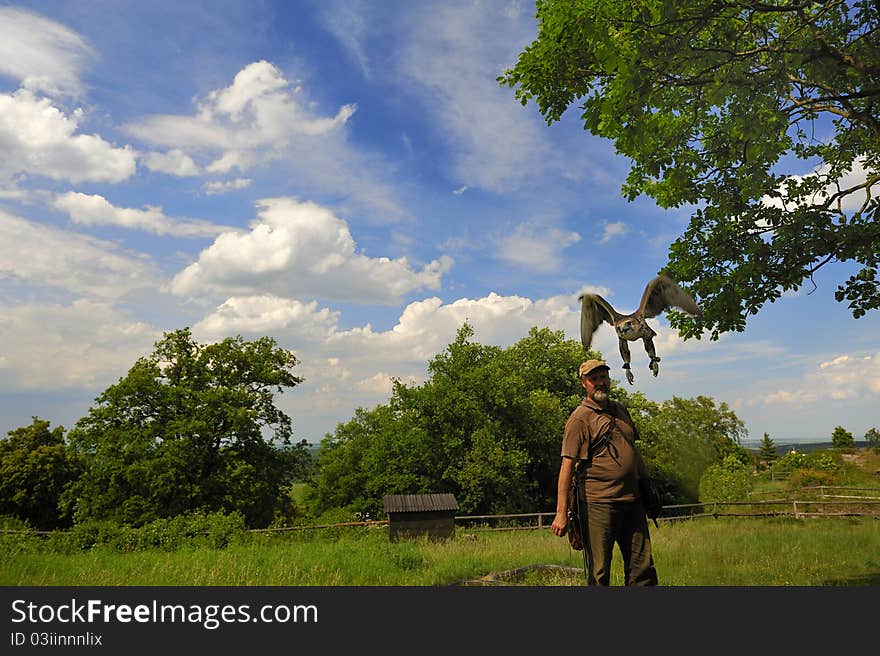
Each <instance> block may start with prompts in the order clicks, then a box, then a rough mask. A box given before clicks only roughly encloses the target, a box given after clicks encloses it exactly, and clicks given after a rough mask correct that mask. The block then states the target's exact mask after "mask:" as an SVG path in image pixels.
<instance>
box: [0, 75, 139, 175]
mask: <svg viewBox="0 0 880 656" xmlns="http://www.w3.org/2000/svg"><path fill="white" fill-rule="evenodd" d="M82 118H83V112H82V111H81V110H75V111H73V112H72V113H70V114H65V113H64V112H62V111H61V110H59V109H58V108H57V107H54V106H53V105H52V103H51V101H50V100H48V99H47V98H39V97H37V96H35V95H34V94H33V93H32V92H31V91H29V90H27V89H19V90H18V91H16V92H15V93H13V94H0V151H2V153H3V157H2V158H0V179H2V178H11V177H12V176H14V175H16V174H20V173H27V174H31V175H38V176H45V177H48V178H53V179H55V180H69V181H71V182H85V181H89V182H120V181H122V180H125V179H126V178H129V177H130V176H131V175H133V174H134V172H135V156H136V153H135V152H134V151H133V150H132V149H131V148H130V147H129V146H125V147H123V148H117V147H115V146H113V145H111V144H110V143H108V142H107V141H105V140H104V139H102V138H101V137H99V136H97V135H94V134H76V131H77V128H78V127H79V122H80V121H81V120H82Z"/></svg>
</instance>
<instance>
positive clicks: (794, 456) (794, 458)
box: [770, 451, 809, 475]
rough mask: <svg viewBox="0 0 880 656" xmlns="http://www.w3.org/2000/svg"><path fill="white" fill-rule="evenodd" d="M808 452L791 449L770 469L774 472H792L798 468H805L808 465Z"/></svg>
mask: <svg viewBox="0 0 880 656" xmlns="http://www.w3.org/2000/svg"><path fill="white" fill-rule="evenodd" d="M808 466H809V465H808V462H807V454H806V453H801V452H800V451H789V452H788V453H785V454H783V455H782V456H780V458H779V460H777V461H776V462H774V463H773V465H772V466H771V467H770V469H771V470H772V471H773V473H774V474H783V475H784V474H790V473H791V472H793V471H795V470H796V469H804V468H806V467H808Z"/></svg>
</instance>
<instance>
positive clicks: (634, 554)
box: [587, 501, 657, 585]
mask: <svg viewBox="0 0 880 656" xmlns="http://www.w3.org/2000/svg"><path fill="white" fill-rule="evenodd" d="M587 515H588V524H589V525H588V528H587V530H588V531H589V535H590V553H591V556H592V561H593V568H592V570H593V572H592V578H591V580H590V585H609V582H610V579H611V556H612V550H613V549H614V545H615V544H617V545H618V547H619V548H620V555H621V556H623V574H624V582H625V584H626V585H657V570H656V569H654V558H653V556H652V555H651V535H650V533H649V531H648V518H647V517H646V516H645V510H644V508H643V507H642V502H641V501H619V502H614V503H593V502H590V503H587Z"/></svg>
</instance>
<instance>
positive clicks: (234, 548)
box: [0, 518, 880, 586]
mask: <svg viewBox="0 0 880 656" xmlns="http://www.w3.org/2000/svg"><path fill="white" fill-rule="evenodd" d="M652 537H653V544H654V554H655V561H656V564H657V569H658V572H659V576H660V584H661V585H666V586H862V585H880V521H877V520H876V519H872V518H816V519H808V520H795V519H788V518H763V519H754V518H748V519H746V518H727V519H725V518H721V519H711V518H704V519H699V520H686V521H681V522H663V523H661V525H660V528H652ZM16 545H17V543H16V541H15V540H14V539H11V538H3V540H2V542H0V556H2V564H0V585H11V586H20V585H36V586H54V585H100V586H118V585H135V586H142V585H144V586H165V585H169V586H182V585H183V586H187V585H193V586H227V585H229V586H249V585H261V586H345V585H352V586H400V585H403V586H446V585H455V584H463V583H465V582H472V583H473V582H475V581H476V582H479V580H480V579H484V578H486V577H489V578H492V577H493V575H496V574H498V573H504V572H510V571H514V570H518V569H523V568H525V571H524V573H523V575H522V576H519V577H514V578H510V579H508V580H505V581H501V580H499V579H498V577H497V576H496V577H494V578H495V580H494V581H484V582H485V583H496V584H500V583H504V584H508V585H582V584H583V576H582V574H581V573H580V569H581V568H582V560H581V558H582V557H581V553H580V552H575V551H572V550H571V549H570V548H569V547H568V542H567V541H566V540H565V539H559V538H556V537H555V536H553V535H552V534H551V533H550V532H549V530H547V529H542V530H520V531H495V532H493V531H486V530H470V529H469V530H465V529H461V528H459V529H457V532H456V536H455V537H454V538H453V539H451V540H448V541H445V542H439V543H432V542H428V541H426V540H415V541H409V542H401V543H394V544H392V543H390V542H389V540H388V533H387V527H385V526H374V527H369V528H363V527H349V528H335V529H322V530H313V531H307V532H302V533H296V534H283V535H275V536H263V535H252V534H249V535H245V536H243V537H242V541H241V542H240V543H238V544H233V545H231V546H229V547H227V548H225V549H208V548H191V549H181V550H178V551H173V552H166V551H160V550H153V551H143V552H133V553H118V552H113V551H109V550H104V549H96V550H92V551H88V552H85V553H75V554H72V555H60V554H52V553H41V552H40V551H39V548H38V547H34V546H29V547H28V546H24V545H19V546H16ZM536 565H540V566H542V567H534V566H536ZM543 566H554V567H543ZM612 583H613V584H614V585H620V584H621V583H622V581H621V563H620V561H619V558H618V557H617V556H615V562H614V564H613V572H612Z"/></svg>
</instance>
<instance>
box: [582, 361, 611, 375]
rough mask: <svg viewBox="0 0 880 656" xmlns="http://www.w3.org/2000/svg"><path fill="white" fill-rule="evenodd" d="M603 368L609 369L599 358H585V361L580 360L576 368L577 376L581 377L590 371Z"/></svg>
mask: <svg viewBox="0 0 880 656" xmlns="http://www.w3.org/2000/svg"><path fill="white" fill-rule="evenodd" d="M599 368H604V369H609V370H610V369H611V367H609V366H608V365H607V364H605V363H604V362H602V361H601V360H587V361H586V362H582V363H581V366H580V368H579V369H578V378H583V377H584V376H588V375H589V374H590V372H592V371H594V370H595V369H599Z"/></svg>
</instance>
